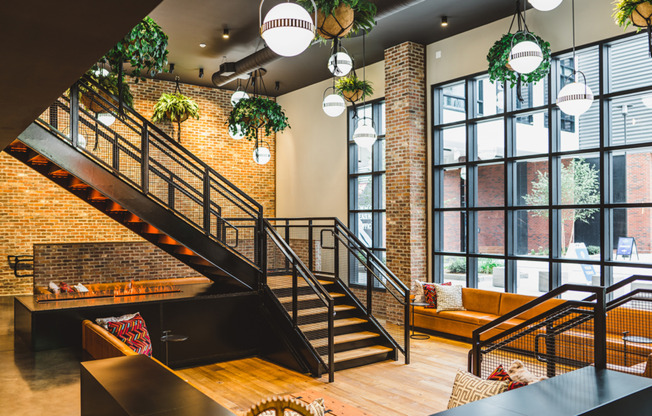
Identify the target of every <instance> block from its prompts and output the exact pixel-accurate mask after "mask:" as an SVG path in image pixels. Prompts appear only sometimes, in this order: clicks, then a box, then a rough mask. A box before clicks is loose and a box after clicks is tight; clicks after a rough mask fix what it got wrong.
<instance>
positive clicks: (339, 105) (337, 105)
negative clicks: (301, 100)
mask: <svg viewBox="0 0 652 416" xmlns="http://www.w3.org/2000/svg"><path fill="white" fill-rule="evenodd" d="M329 90H330V91H332V92H331V93H330V94H328V95H326V93H327V92H328V91H329ZM321 108H322V110H324V113H326V115H327V116H329V117H337V116H339V115H341V114H342V113H343V112H344V110H346V103H345V102H344V98H343V97H342V96H341V95H339V94H338V93H337V90H336V89H335V86H332V87H328V88H326V91H324V99H323V101H322V103H321Z"/></svg>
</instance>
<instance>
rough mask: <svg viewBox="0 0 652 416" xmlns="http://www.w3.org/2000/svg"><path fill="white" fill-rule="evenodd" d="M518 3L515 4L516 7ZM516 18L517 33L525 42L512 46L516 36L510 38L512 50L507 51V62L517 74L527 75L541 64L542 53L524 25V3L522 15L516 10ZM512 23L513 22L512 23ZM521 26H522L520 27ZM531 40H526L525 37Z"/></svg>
mask: <svg viewBox="0 0 652 416" xmlns="http://www.w3.org/2000/svg"><path fill="white" fill-rule="evenodd" d="M519 4H520V3H518V2H517V6H518V5H519ZM517 10H518V11H517V17H518V32H517V34H518V33H522V34H523V35H524V36H525V38H526V40H521V41H519V42H518V43H516V44H514V39H516V36H514V37H512V48H511V50H510V51H509V57H508V59H507V62H508V64H509V66H510V67H511V68H512V69H513V70H514V71H516V72H518V73H519V74H529V73H530V72H533V71H534V70H536V69H537V68H538V67H539V65H541V62H543V51H542V50H541V45H539V43H538V42H537V39H536V37H534V35H533V34H531V33H530V31H529V30H528V27H527V24H526V23H525V3H523V13H522V14H521V11H520V7H518V8H517ZM512 22H513V21H512ZM521 24H522V26H521ZM528 36H529V37H530V38H531V39H532V40H527V37H528Z"/></svg>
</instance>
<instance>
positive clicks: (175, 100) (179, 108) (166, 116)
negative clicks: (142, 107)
mask: <svg viewBox="0 0 652 416" xmlns="http://www.w3.org/2000/svg"><path fill="white" fill-rule="evenodd" d="M189 117H192V118H194V119H196V120H199V105H197V103H196V102H195V101H194V100H192V99H190V98H188V97H186V96H185V95H183V94H181V93H180V92H174V93H172V94H168V93H163V94H162V95H161V98H159V99H158V102H157V103H156V105H155V106H154V115H152V121H153V122H154V123H160V122H165V121H170V122H172V123H183V122H184V121H186V120H188V118H189Z"/></svg>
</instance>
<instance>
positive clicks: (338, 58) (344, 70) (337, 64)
mask: <svg viewBox="0 0 652 416" xmlns="http://www.w3.org/2000/svg"><path fill="white" fill-rule="evenodd" d="M351 69H353V59H351V57H350V56H349V54H347V53H346V52H337V53H334V54H333V55H331V57H330V59H328V70H329V71H331V74H333V75H335V76H336V77H343V76H345V75H346V74H348V73H349V72H351Z"/></svg>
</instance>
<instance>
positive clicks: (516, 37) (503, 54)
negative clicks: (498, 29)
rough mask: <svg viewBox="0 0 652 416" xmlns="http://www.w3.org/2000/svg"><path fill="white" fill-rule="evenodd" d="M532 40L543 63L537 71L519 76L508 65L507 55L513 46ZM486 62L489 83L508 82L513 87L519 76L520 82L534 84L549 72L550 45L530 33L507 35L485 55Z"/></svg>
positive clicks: (521, 32)
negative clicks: (540, 53) (536, 44)
mask: <svg viewBox="0 0 652 416" xmlns="http://www.w3.org/2000/svg"><path fill="white" fill-rule="evenodd" d="M533 38H534V39H536V42H537V43H538V44H539V47H541V52H542V53H543V61H541V64H540V65H539V67H538V68H537V69H535V70H534V71H532V72H530V73H529V74H519V73H518V72H516V71H514V70H513V69H512V68H511V67H510V66H509V64H508V61H509V53H510V51H511V50H512V47H514V45H517V44H518V43H519V42H522V41H526V40H529V41H532V40H533ZM487 61H488V62H489V80H490V81H491V82H496V81H498V82H507V81H509V83H510V86H511V87H514V86H515V85H516V84H517V83H518V82H519V76H520V79H521V81H522V82H524V83H526V84H529V83H536V82H538V81H540V80H542V79H543V78H545V77H546V76H547V75H548V72H549V71H550V43H549V42H546V41H545V40H543V39H541V38H540V37H539V36H537V35H535V34H534V33H532V32H524V31H518V32H516V33H507V34H506V35H503V37H502V38H500V40H498V41H497V42H496V43H494V45H493V46H492V47H491V49H490V50H489V53H488V54H487Z"/></svg>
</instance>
